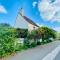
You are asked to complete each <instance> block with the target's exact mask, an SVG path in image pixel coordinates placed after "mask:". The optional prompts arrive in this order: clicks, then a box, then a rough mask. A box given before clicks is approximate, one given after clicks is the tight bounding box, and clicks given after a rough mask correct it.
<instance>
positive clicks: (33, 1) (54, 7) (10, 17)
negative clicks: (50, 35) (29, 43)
mask: <svg viewBox="0 0 60 60" xmlns="http://www.w3.org/2000/svg"><path fill="white" fill-rule="evenodd" d="M21 7H22V8H23V9H24V15H25V16H27V17H28V18H30V19H31V20H33V21H34V22H35V23H36V24H38V25H39V26H47V27H49V28H53V29H54V30H56V31H60V1H59V0H24V1H23V0H0V23H8V24H10V25H11V26H14V24H15V20H16V17H17V15H18V12H19V10H20V8H21Z"/></svg>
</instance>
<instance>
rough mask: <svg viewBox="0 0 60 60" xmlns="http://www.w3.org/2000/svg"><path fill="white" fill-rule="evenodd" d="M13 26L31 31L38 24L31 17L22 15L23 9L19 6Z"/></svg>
mask: <svg viewBox="0 0 60 60" xmlns="http://www.w3.org/2000/svg"><path fill="white" fill-rule="evenodd" d="M14 27H15V28H20V29H28V31H30V32H31V31H32V30H34V29H37V28H38V27H39V26H38V25H37V24H36V23H35V22H33V21H32V20H31V19H29V18H28V17H26V16H24V10H23V9H22V8H21V9H20V11H19V13H18V15H17V18H16V21H15V25H14Z"/></svg>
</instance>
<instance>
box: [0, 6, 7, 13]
mask: <svg viewBox="0 0 60 60" xmlns="http://www.w3.org/2000/svg"><path fill="white" fill-rule="evenodd" d="M0 13H5V14H6V13H7V10H6V9H5V7H4V6H3V5H0Z"/></svg>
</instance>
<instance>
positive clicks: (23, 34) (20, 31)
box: [16, 28, 28, 38]
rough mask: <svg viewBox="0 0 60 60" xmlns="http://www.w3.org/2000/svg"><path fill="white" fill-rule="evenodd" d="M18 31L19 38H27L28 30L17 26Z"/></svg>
mask: <svg viewBox="0 0 60 60" xmlns="http://www.w3.org/2000/svg"><path fill="white" fill-rule="evenodd" d="M16 33H17V38H26V37H27V34H28V30H27V29H19V28H17V29H16Z"/></svg>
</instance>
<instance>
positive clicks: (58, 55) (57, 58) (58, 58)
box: [54, 52, 60, 60]
mask: <svg viewBox="0 0 60 60" xmlns="http://www.w3.org/2000/svg"><path fill="white" fill-rule="evenodd" d="M54 60H60V52H59V53H58V54H57V56H56V57H55V59H54Z"/></svg>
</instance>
